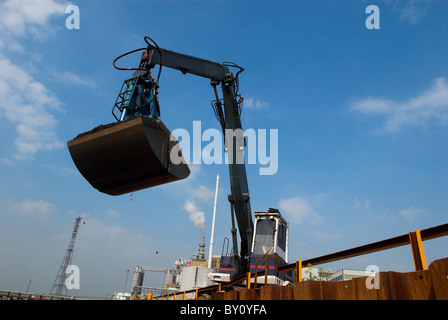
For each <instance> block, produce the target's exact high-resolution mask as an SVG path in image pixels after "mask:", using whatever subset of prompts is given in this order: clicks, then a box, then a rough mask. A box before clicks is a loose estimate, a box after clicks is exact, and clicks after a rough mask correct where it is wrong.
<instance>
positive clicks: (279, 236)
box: [251, 208, 289, 263]
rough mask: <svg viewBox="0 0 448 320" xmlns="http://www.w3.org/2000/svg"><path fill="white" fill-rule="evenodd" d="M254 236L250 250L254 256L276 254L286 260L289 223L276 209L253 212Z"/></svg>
mask: <svg viewBox="0 0 448 320" xmlns="http://www.w3.org/2000/svg"><path fill="white" fill-rule="evenodd" d="M254 215H255V226H254V238H253V241H252V249H251V252H252V254H253V255H254V256H266V255H278V256H279V258H280V259H281V260H283V261H284V262H286V263H287V261H288V240H289V239H288V237H289V225H288V222H287V221H286V220H285V219H284V218H283V217H282V215H281V213H280V211H278V210H277V209H272V208H271V209H269V210H268V212H255V213H254Z"/></svg>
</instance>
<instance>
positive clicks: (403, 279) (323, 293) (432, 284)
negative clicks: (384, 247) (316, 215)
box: [211, 258, 448, 300]
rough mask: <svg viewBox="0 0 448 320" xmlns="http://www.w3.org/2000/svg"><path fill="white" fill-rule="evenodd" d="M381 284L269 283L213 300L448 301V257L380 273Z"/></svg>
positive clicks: (361, 281) (358, 280)
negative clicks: (415, 267)
mask: <svg viewBox="0 0 448 320" xmlns="http://www.w3.org/2000/svg"><path fill="white" fill-rule="evenodd" d="M377 276H378V278H377V280H379V281H378V283H379V286H378V287H377V288H372V289H369V288H368V287H367V285H366V280H369V283H372V282H370V280H372V279H369V278H368V277H361V278H355V279H352V280H347V281H337V282H327V281H304V282H298V283H295V284H294V285H292V286H288V287H282V286H276V285H267V286H263V287H261V288H258V289H242V290H240V291H233V292H215V293H213V294H212V296H211V299H212V300H448V258H444V259H440V260H436V261H434V262H433V263H431V264H430V266H429V268H428V269H427V270H423V271H416V272H408V273H399V272H394V271H389V272H379V274H378V275H377Z"/></svg>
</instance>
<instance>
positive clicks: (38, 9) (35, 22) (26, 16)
mask: <svg viewBox="0 0 448 320" xmlns="http://www.w3.org/2000/svg"><path fill="white" fill-rule="evenodd" d="M68 5H69V3H67V2H62V1H55V0H26V1H22V0H6V1H4V2H3V3H2V4H0V21H1V22H0V31H1V32H2V35H5V36H6V37H7V38H10V39H13V38H14V37H24V36H26V35H32V36H33V37H34V39H42V38H45V37H46V36H48V34H49V33H51V31H52V29H54V27H53V28H50V26H49V20H50V18H52V17H53V16H56V15H64V14H65V8H66V7H67V6H68Z"/></svg>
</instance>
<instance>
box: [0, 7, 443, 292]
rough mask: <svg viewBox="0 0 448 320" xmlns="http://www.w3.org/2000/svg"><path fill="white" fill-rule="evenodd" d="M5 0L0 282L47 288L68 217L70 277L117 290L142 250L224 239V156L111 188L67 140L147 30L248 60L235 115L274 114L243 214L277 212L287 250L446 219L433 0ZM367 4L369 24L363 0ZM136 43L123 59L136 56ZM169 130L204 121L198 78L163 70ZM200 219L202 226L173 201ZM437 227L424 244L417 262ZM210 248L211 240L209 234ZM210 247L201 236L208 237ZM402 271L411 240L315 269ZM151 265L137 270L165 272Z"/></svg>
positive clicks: (175, 45)
mask: <svg viewBox="0 0 448 320" xmlns="http://www.w3.org/2000/svg"><path fill="white" fill-rule="evenodd" d="M69 4H71V3H69V2H64V1H56V0H45V1H42V0H39V1H31V0H29V1H11V0H6V1H0V34H1V36H0V122H1V126H0V143H1V148H0V176H1V179H0V219H1V220H0V221H1V222H0V240H1V243H2V245H1V246H0V270H1V272H0V289H8V290H25V289H26V288H27V285H28V283H29V281H30V279H32V282H31V286H30V291H33V292H43V293H46V292H48V291H49V290H50V288H51V285H52V283H53V280H54V278H55V276H56V273H57V271H58V268H59V265H60V263H61V261H62V258H63V256H64V253H65V250H66V248H67V245H68V242H69V240H70V236H71V231H72V229H73V225H74V222H75V218H76V217H78V216H79V215H81V216H82V217H83V218H84V219H83V222H85V224H82V225H81V227H80V230H79V233H78V238H77V241H76V245H75V254H74V259H73V261H72V262H73V264H76V265H77V266H78V267H79V268H80V275H81V279H80V286H81V289H79V290H73V294H74V295H86V296H100V297H104V296H105V295H106V294H113V293H114V292H118V291H122V290H123V287H124V284H125V278H126V269H129V270H131V271H130V273H129V280H128V287H127V289H128V290H129V289H130V285H131V283H132V271H133V270H134V269H135V266H137V265H148V266H154V267H168V268H170V267H172V266H173V265H174V261H175V260H177V259H178V258H186V259H189V258H191V257H192V255H193V253H194V252H196V250H197V246H198V244H199V241H200V238H201V235H204V236H205V237H206V242H207V243H208V241H209V239H210V233H211V230H210V228H211V220H212V211H213V197H214V190H215V182H216V175H217V174H220V189H219V198H218V210H217V220H216V230H215V246H214V254H216V255H218V254H220V252H221V247H222V240H223V238H224V237H226V236H227V237H230V215H229V211H230V210H229V206H228V203H227V195H228V194H229V192H230V187H229V180H228V168H227V167H226V166H225V165H204V164H202V165H195V166H193V167H192V174H191V176H190V177H189V178H188V179H186V180H183V181H181V182H178V183H172V184H168V185H164V186H161V187H158V188H152V189H147V190H142V191H138V192H134V193H132V194H127V195H123V196H119V197H111V196H108V195H105V194H101V193H99V192H98V191H96V190H95V189H93V188H92V187H91V186H90V185H89V184H88V183H87V182H86V181H85V180H84V179H83V178H82V176H81V175H80V174H79V172H78V171H77V170H76V167H75V166H74V164H73V162H72V160H71V158H70V155H69V153H68V149H67V147H66V142H67V141H69V140H71V139H73V138H74V137H76V135H77V134H79V133H81V132H85V131H88V130H90V129H92V128H93V127H96V126H97V125H99V124H106V123H110V122H112V121H114V118H113V116H112V114H111V112H110V111H111V109H112V105H113V103H114V101H115V99H116V96H117V94H118V91H119V89H120V87H121V85H122V82H123V80H125V79H127V78H128V77H129V76H130V73H128V72H125V71H117V70H115V69H114V68H113V67H112V61H113V59H114V58H115V57H117V56H118V55H120V54H122V53H124V52H127V51H130V50H133V49H135V48H140V47H143V46H144V42H143V37H144V36H146V35H147V36H150V37H151V38H153V39H155V40H156V41H157V43H158V44H159V45H160V46H161V47H163V48H166V49H170V50H174V51H178V52H182V53H186V54H189V55H193V56H197V57H201V58H204V59H208V60H212V61H216V62H223V61H232V62H235V63H237V64H238V65H240V66H242V67H244V69H245V71H244V72H243V73H242V74H241V75H240V93H241V94H242V96H243V97H244V98H245V104H244V107H243V116H242V122H243V127H244V129H247V128H253V129H255V130H258V129H268V130H269V129H278V171H277V172H276V174H275V175H271V176H261V175H259V168H260V165H259V164H258V165H257V164H252V165H248V166H247V172H248V181H249V190H250V195H251V206H252V209H253V210H254V211H263V210H267V209H268V208H270V207H273V208H279V209H280V210H281V211H282V213H283V215H284V216H285V217H286V218H287V219H288V221H290V261H295V260H298V259H308V258H313V257H316V256H320V255H323V254H327V253H331V252H335V251H339V250H344V249H347V248H351V247H355V246H359V245H362V244H367V243H370V242H374V241H378V240H382V239H386V238H390V237H394V236H397V235H401V234H405V233H407V232H409V231H414V230H416V229H425V228H428V227H432V226H436V225H439V224H444V223H446V222H447V221H446V207H447V197H446V193H447V191H448V182H447V181H448V169H447V163H448V131H447V128H448V80H447V79H448V61H447V59H446V57H447V56H448V46H447V43H448V41H447V40H448V20H447V19H446V17H447V14H448V4H447V3H446V2H445V1H424V0H421V1H399V0H396V1H394V0H389V1H253V0H246V1H213V2H210V1H199V0H198V1H180V0H179V1H174V0H172V1H157V2H155V1H75V2H72V4H75V5H77V6H78V7H79V10H80V29H73V30H69V29H67V28H66V27H65V21H66V19H67V17H68V16H69V15H68V14H66V13H65V8H66V7H67V6H68V5H69ZM371 4H376V5H377V6H378V7H379V9H380V29H376V30H375V29H374V30H368V29H367V28H366V26H365V21H366V19H367V17H368V16H369V14H366V13H365V10H366V7H367V6H368V5H371ZM138 58H139V56H138V54H137V55H134V56H130V57H128V58H126V59H124V60H123V61H121V63H122V64H123V65H128V66H135V65H136V64H137V63H138ZM159 92H160V94H159V99H160V105H161V119H162V120H163V122H164V123H165V124H166V125H167V127H168V128H170V129H171V130H174V129H176V128H184V129H187V130H191V129H192V126H193V121H201V125H202V129H203V130H205V129H207V128H217V129H219V124H218V122H217V121H216V119H215V117H214V114H213V110H212V108H211V106H210V101H211V100H212V99H213V98H214V95H213V90H212V88H211V87H210V86H209V81H207V80H206V79H202V78H199V77H195V76H193V75H182V74H181V73H180V72H178V71H175V70H170V69H168V68H164V69H163V70H162V75H161V80H160V90H159ZM187 203H190V204H191V203H193V204H194V206H195V208H196V209H197V210H198V211H199V212H202V213H203V215H204V217H205V223H204V227H205V228H204V229H203V230H199V229H198V228H196V226H195V224H194V223H193V222H192V221H191V220H190V217H189V213H188V212H187V211H186V210H185V204H187ZM447 241H448V240H447V239H444V238H441V239H437V240H430V241H426V242H425V243H424V248H425V253H426V258H427V260H428V262H431V261H433V260H436V259H439V258H444V257H446V247H447V244H448V243H447ZM206 249H207V250H208V246H207V248H206ZM207 252H208V251H207ZM371 264H375V265H378V266H379V268H380V270H384V271H387V270H393V271H400V272H408V271H412V270H413V261H412V255H411V250H410V248H409V247H403V248H398V249H393V250H389V251H387V252H381V253H375V254H371V255H368V256H362V257H358V258H352V259H348V260H343V261H339V262H335V263H333V264H329V265H327V266H324V267H328V268H332V269H334V270H338V269H341V268H348V269H350V268H352V269H361V270H363V269H365V268H366V267H367V266H368V265H371ZM161 276H162V275H161V274H147V275H146V280H145V285H148V286H158V285H161Z"/></svg>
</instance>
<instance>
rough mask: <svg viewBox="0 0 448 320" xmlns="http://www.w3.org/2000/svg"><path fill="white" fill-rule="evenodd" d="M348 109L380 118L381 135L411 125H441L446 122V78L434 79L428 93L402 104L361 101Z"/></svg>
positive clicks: (447, 118)
mask: <svg viewBox="0 0 448 320" xmlns="http://www.w3.org/2000/svg"><path fill="white" fill-rule="evenodd" d="M350 110H351V111H355V112H359V113H363V114H366V115H373V116H382V117H384V118H385V119H386V122H385V124H384V127H383V129H382V131H384V132H395V131H398V130H400V129H401V128H403V127H404V126H412V125H414V126H415V125H417V126H424V125H429V124H434V123H440V124H443V125H445V124H447V123H448V82H447V79H446V78H443V77H440V78H437V79H435V80H434V82H433V84H432V86H431V87H430V88H429V89H428V90H425V91H423V92H421V93H420V94H418V95H417V96H415V97H413V98H409V99H408V100H406V101H393V100H388V99H382V98H367V99H362V100H359V101H355V102H354V103H352V105H351V108H350Z"/></svg>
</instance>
